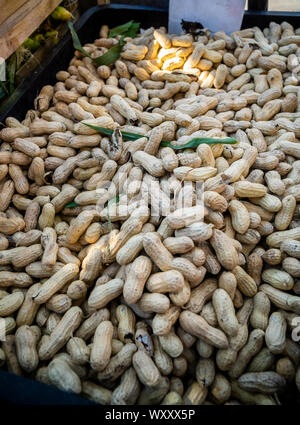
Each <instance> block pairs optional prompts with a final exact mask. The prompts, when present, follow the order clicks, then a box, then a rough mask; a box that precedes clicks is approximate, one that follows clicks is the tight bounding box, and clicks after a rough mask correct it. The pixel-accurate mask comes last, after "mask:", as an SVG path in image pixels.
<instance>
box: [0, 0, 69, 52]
mask: <svg viewBox="0 0 300 425" xmlns="http://www.w3.org/2000/svg"><path fill="white" fill-rule="evenodd" d="M60 3H61V0H0V10H1V15H0V56H1V57H2V58H4V59H7V58H8V57H9V56H10V55H11V54H12V53H13V52H14V51H15V50H16V49H17V48H18V47H19V46H20V45H21V44H22V43H23V42H24V41H25V40H26V38H27V37H29V36H30V34H32V33H33V31H35V30H36V29H37V28H38V27H39V26H40V24H41V23H42V22H43V21H44V20H45V19H46V18H47V16H49V15H50V13H51V12H53V10H54V9H55V8H56V6H58V5H59V4H60Z"/></svg>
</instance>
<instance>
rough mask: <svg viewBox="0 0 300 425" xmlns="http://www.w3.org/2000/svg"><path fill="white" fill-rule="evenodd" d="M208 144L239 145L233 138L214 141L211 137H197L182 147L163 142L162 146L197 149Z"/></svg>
mask: <svg viewBox="0 0 300 425" xmlns="http://www.w3.org/2000/svg"><path fill="white" fill-rule="evenodd" d="M203 143H206V144H207V145H216V144H222V145H235V144H236V143H238V141H237V140H236V139H232V138H231V137H229V138H227V139H214V138H211V137H196V138H194V139H192V140H190V141H189V142H187V143H186V144H185V145H181V146H175V145H172V144H171V142H164V141H162V142H161V144H160V146H161V147H163V148H172V149H187V148H196V147H197V146H199V145H201V144H203Z"/></svg>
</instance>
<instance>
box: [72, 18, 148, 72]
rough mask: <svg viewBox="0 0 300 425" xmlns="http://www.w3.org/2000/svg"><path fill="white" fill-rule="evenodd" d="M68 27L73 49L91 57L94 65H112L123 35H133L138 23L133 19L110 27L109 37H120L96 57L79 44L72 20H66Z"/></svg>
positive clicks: (120, 48) (119, 53)
mask: <svg viewBox="0 0 300 425" xmlns="http://www.w3.org/2000/svg"><path fill="white" fill-rule="evenodd" d="M67 24H68V27H69V30H70V32H71V35H72V39H73V46H74V49H76V50H78V51H79V52H81V53H82V54H83V55H85V56H87V57H88V58H90V59H92V61H93V62H95V63H96V65H98V66H100V65H112V64H113V63H115V62H116V60H117V59H119V57H120V55H121V51H122V48H123V46H124V44H125V41H124V38H125V37H135V36H136V34H137V32H138V30H139V27H140V24H139V23H137V22H134V21H129V22H127V23H126V24H124V25H120V26H118V27H115V28H112V29H111V30H110V33H109V37H116V36H118V35H121V38H120V40H119V42H118V44H116V45H115V46H113V47H111V48H110V49H109V50H108V51H107V52H106V53H104V54H103V55H102V56H98V57H97V58H93V57H92V56H91V55H90V54H89V53H88V52H87V51H86V50H85V49H84V48H83V47H82V45H81V42H80V40H79V37H78V34H77V33H76V31H75V28H74V25H73V24H72V22H68V23H67Z"/></svg>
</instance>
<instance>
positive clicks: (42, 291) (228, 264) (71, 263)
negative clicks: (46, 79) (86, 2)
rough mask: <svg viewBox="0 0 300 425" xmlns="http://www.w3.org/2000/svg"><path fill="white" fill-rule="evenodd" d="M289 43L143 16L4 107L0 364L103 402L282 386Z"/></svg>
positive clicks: (296, 384) (187, 398) (277, 36)
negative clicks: (116, 51) (18, 105)
mask: <svg viewBox="0 0 300 425" xmlns="http://www.w3.org/2000/svg"><path fill="white" fill-rule="evenodd" d="M108 33H109V28H108V27H107V26H105V25H104V26H102V27H101V30H100V38H99V39H97V40H95V41H94V43H90V44H86V45H85V46H84V48H85V50H86V51H87V52H88V53H89V54H90V55H91V56H92V57H93V58H95V57H98V56H101V55H102V54H104V53H105V52H107V50H108V49H109V48H111V47H112V46H114V45H115V44H116V43H118V37H116V38H109V37H108ZM299 57H300V28H299V29H297V30H294V28H293V27H292V26H291V25H290V24H289V23H287V22H283V23H282V24H281V25H279V24H276V23H274V22H272V23H270V25H269V27H267V28H265V29H264V30H263V31H261V30H260V29H259V28H257V27H255V28H249V29H244V30H241V31H237V32H234V33H232V34H231V35H227V34H225V33H224V32H217V33H215V34H211V33H210V31H209V30H207V29H203V31H201V33H200V34H198V35H191V34H183V35H180V36H177V35H172V34H167V32H166V29H165V28H159V29H154V28H149V29H147V30H145V31H141V33H140V34H139V35H138V36H137V37H136V38H133V39H131V38H128V39H126V44H125V46H124V48H123V50H122V52H121V56H120V58H119V59H118V60H117V61H116V62H115V63H114V64H113V65H111V66H106V65H102V66H96V64H95V63H94V62H93V61H92V59H90V58H88V57H86V56H84V55H83V54H82V53H80V52H79V51H75V56H74V57H73V59H72V60H71V62H70V66H69V68H68V70H67V71H59V72H58V73H57V80H58V81H57V82H56V84H55V85H54V86H50V85H47V86H45V87H43V88H42V89H41V91H40V93H39V95H38V96H37V98H36V99H35V107H34V109H33V110H29V111H28V112H27V113H26V116H25V119H24V120H23V121H22V122H20V121H18V120H17V119H15V118H13V117H9V118H7V119H6V122H5V124H6V127H5V128H3V129H2V130H1V131H0V138H1V145H0V330H1V329H2V331H3V329H4V334H5V335H2V342H1V343H0V344H1V345H0V366H1V367H2V368H3V369H5V370H9V371H11V372H13V373H15V374H18V375H23V376H25V377H28V378H31V379H35V380H38V381H40V382H43V383H45V384H48V385H54V386H56V387H58V388H60V389H62V390H64V391H68V392H71V393H75V394H80V395H81V396H83V397H86V398H88V399H91V400H94V401H96V402H97V403H101V404H114V405H124V404H125V405H126V404H127V405H132V404H149V405H158V404H162V405H169V404H172V405H175V404H178V405H180V404H186V405H199V404H227V405H232V404H256V405H261V404H270V405H274V404H280V403H281V402H282V401H281V397H282V393H283V392H285V393H286V392H290V393H291V394H292V395H293V397H294V399H295V400H299V392H300V367H299V363H300V344H299V339H300V329H299V326H300V280H299V277H300V204H299V202H298V201H299V200H300V93H299V90H300V85H299V81H300V63H299V60H298V59H299ZM84 123H88V124H91V125H96V126H100V127H103V128H108V129H112V130H114V132H113V135H112V137H105V136H103V135H100V134H99V132H97V131H95V130H94V129H93V128H91V127H88V126H86V125H85V124H84ZM120 130H122V131H127V132H132V133H136V134H140V135H141V137H140V138H138V139H136V140H131V141H125V140H123V138H122V133H121V132H120ZM197 137H211V138H218V139H223V138H228V137H231V138H235V139H236V140H237V141H238V142H239V143H238V144H233V145H230V144H222V143H215V144H208V143H203V144H199V145H198V146H197V147H195V148H190V149H180V146H184V145H185V144H187V143H188V142H189V141H190V140H192V139H194V138H197ZM162 141H167V142H171V143H170V144H169V145H170V146H169V147H161V142H162ZM172 146H173V147H175V148H173V147H172ZM70 203H71V205H69V204H70ZM72 203H73V204H72ZM2 333H3V332H2Z"/></svg>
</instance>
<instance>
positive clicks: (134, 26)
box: [108, 21, 140, 37]
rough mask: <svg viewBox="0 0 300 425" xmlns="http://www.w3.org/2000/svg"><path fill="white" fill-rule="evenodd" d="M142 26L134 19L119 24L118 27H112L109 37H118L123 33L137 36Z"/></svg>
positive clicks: (123, 34)
mask: <svg viewBox="0 0 300 425" xmlns="http://www.w3.org/2000/svg"><path fill="white" fill-rule="evenodd" d="M139 28H140V24H139V23H137V22H134V21H129V22H126V24H123V25H119V26H117V27H114V28H112V29H111V30H110V31H109V35H108V36H109V37H116V36H117V35H122V36H123V37H135V36H136V34H137V32H138V30H139Z"/></svg>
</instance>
